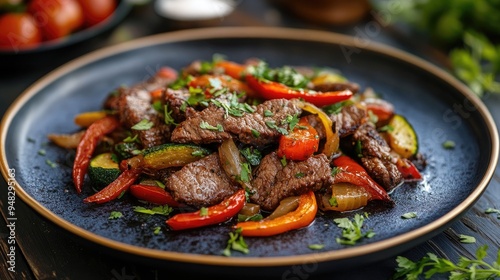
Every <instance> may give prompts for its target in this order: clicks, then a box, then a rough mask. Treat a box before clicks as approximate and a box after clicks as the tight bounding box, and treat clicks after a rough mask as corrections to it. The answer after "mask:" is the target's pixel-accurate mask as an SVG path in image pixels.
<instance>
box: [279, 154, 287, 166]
mask: <svg viewBox="0 0 500 280" xmlns="http://www.w3.org/2000/svg"><path fill="white" fill-rule="evenodd" d="M280 162H281V165H282V166H283V167H285V166H286V165H287V161H286V156H285V155H283V157H282V158H281V159H280Z"/></svg>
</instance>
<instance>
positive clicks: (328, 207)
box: [319, 183, 370, 212]
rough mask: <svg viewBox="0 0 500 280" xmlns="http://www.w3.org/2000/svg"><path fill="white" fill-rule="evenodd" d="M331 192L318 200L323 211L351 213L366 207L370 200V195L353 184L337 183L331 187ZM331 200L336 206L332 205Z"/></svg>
mask: <svg viewBox="0 0 500 280" xmlns="http://www.w3.org/2000/svg"><path fill="white" fill-rule="evenodd" d="M331 190H332V193H331V194H325V195H323V196H322V197H321V199H320V200H319V202H320V203H319V206H320V209H321V210H323V211H339V212H344V211H352V210H356V209H359V208H361V207H364V206H366V205H367V204H368V201H369V200H370V194H369V193H368V192H367V191H366V190H365V189H364V188H361V187H359V186H356V185H353V184H349V183H337V184H334V185H332V186H331ZM331 200H332V202H335V203H336V205H332V203H330V201H331Z"/></svg>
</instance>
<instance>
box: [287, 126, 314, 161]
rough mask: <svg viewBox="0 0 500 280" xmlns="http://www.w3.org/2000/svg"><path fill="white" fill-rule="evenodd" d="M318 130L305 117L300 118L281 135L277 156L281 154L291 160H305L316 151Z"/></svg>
mask: <svg viewBox="0 0 500 280" xmlns="http://www.w3.org/2000/svg"><path fill="white" fill-rule="evenodd" d="M318 147H319V136H318V132H317V131H316V129H314V127H312V126H311V125H310V124H309V122H308V121H307V118H305V117H302V118H300V120H299V122H298V123H297V125H296V126H295V128H294V129H293V131H291V132H290V133H289V134H287V135H281V136H280V141H279V147H278V157H280V158H282V157H283V156H284V157H286V159H291V160H306V159H308V158H309V157H310V156H312V155H313V154H314V153H315V152H317V151H318Z"/></svg>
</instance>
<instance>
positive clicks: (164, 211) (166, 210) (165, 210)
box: [134, 205, 174, 216]
mask: <svg viewBox="0 0 500 280" xmlns="http://www.w3.org/2000/svg"><path fill="white" fill-rule="evenodd" d="M173 210H174V209H173V208H172V207H170V206H168V205H163V206H156V207H153V208H151V209H147V208H144V207H142V206H134V212H137V213H142V214H148V215H155V214H156V215H163V216H168V215H169V214H170V213H171V212H172V211H173Z"/></svg>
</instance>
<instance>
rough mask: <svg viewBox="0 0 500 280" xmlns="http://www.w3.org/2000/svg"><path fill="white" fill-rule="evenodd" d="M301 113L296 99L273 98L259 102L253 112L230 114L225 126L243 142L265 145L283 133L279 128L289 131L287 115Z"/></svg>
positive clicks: (276, 139)
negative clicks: (239, 115)
mask: <svg viewBox="0 0 500 280" xmlns="http://www.w3.org/2000/svg"><path fill="white" fill-rule="evenodd" d="M301 113H302V110H301V109H300V108H299V107H298V106H297V102H296V100H287V99H272V100H268V101H265V102H264V103H262V104H259V105H258V106H257V108H256V109H255V112H253V113H251V114H245V115H243V116H242V117H232V116H229V117H228V118H227V119H226V120H225V122H224V128H225V129H226V130H227V131H229V132H231V133H232V134H234V135H236V136H237V137H238V139H239V141H241V142H243V143H246V144H252V145H255V146H265V145H268V144H270V143H273V142H276V141H278V139H279V137H280V136H281V135H282V133H281V132H280V131H279V129H281V130H285V131H288V123H287V122H286V119H287V117H289V116H294V115H300V114H301ZM274 125H275V126H276V127H274Z"/></svg>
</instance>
